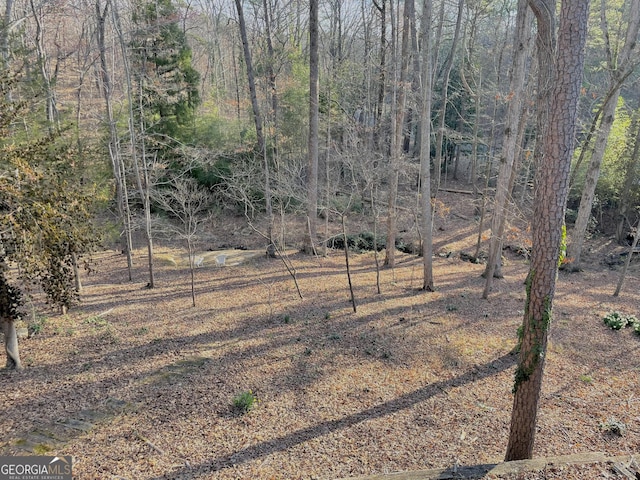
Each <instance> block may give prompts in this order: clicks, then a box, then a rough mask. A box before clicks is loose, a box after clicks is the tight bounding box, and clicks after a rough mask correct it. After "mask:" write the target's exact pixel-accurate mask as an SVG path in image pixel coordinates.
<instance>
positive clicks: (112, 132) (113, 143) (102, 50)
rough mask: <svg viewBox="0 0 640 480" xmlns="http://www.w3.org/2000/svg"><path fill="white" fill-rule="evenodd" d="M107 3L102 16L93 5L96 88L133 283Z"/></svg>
mask: <svg viewBox="0 0 640 480" xmlns="http://www.w3.org/2000/svg"><path fill="white" fill-rule="evenodd" d="M108 8H109V3H108V2H107V4H106V5H105V7H104V11H102V12H101V9H100V2H99V1H96V19H97V21H98V28H97V33H96V36H97V41H98V50H99V55H100V62H99V64H98V65H99V67H98V68H99V74H98V78H99V85H100V90H101V91H102V96H103V98H104V105H105V113H106V115H107V123H108V124H109V157H110V158H111V167H112V169H113V177H114V180H115V185H116V205H117V208H118V216H119V217H120V218H119V219H120V221H121V222H122V225H123V230H124V245H123V251H124V253H125V254H126V256H127V273H128V276H129V281H131V280H133V257H132V256H131V255H132V251H133V239H132V236H131V230H132V228H131V210H130V209H129V193H128V191H127V190H128V189H127V181H126V175H125V167H124V163H123V161H122V155H121V154H120V140H119V138H118V130H117V127H116V122H115V120H114V117H113V105H112V102H111V93H112V83H111V77H110V76H109V71H108V69H107V57H106V45H105V23H106V16H107V11H108Z"/></svg>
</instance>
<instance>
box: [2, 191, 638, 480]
mask: <svg viewBox="0 0 640 480" xmlns="http://www.w3.org/2000/svg"><path fill="white" fill-rule="evenodd" d="M441 200H442V201H443V205H446V206H447V208H446V209H443V210H446V211H445V212H444V213H442V214H441V215H440V216H439V217H438V218H437V219H436V227H437V230H436V232H435V235H434V244H435V253H436V256H435V258H434V278H435V286H436V291H435V292H433V293H425V292H423V291H421V290H419V287H420V286H421V276H422V263H421V258H417V257H415V256H413V255H409V254H404V253H398V254H397V264H396V266H395V268H384V269H382V270H381V271H380V287H381V293H380V294H378V293H377V291H376V268H375V258H374V254H373V253H372V252H369V253H362V254H356V253H351V256H350V261H351V268H352V281H353V287H354V293H355V299H356V302H357V312H355V313H354V311H353V308H352V305H351V303H350V295H349V289H348V283H347V276H346V270H345V258H344V251H337V250H334V251H330V252H329V254H328V256H327V257H311V256H306V255H303V254H300V253H292V254H291V255H290V256H289V257H288V258H289V260H290V261H291V264H292V265H293V267H295V270H296V272H297V278H298V282H299V286H300V291H301V292H302V295H303V296H304V298H303V299H300V298H299V296H298V293H297V290H296V287H295V285H294V283H293V281H292V278H291V276H290V275H289V273H288V272H287V269H286V268H285V266H284V264H283V262H281V261H280V260H278V259H269V258H266V257H265V256H264V255H260V256H257V257H254V258H252V259H250V260H248V261H246V262H244V263H241V264H234V265H232V264H231V263H229V264H226V265H225V266H219V265H217V264H216V262H215V261H212V258H213V259H214V260H215V255H219V253H216V252H214V254H215V255H214V254H212V253H207V252H206V249H205V248H204V247H203V249H202V254H201V255H203V256H207V255H209V256H208V257H207V258H206V259H205V261H204V262H203V263H202V266H201V267H200V268H198V269H196V271H195V282H196V283H195V287H196V302H197V306H196V307H192V306H191V289H190V276H189V271H188V268H187V267H186V266H185V263H184V261H180V260H177V259H178V258H182V259H183V260H184V255H183V253H182V252H181V251H180V250H179V249H177V248H175V247H174V248H168V247H160V248H159V249H158V253H159V255H158V261H157V262H156V282H157V286H156V288H154V289H147V288H145V285H146V284H147V281H148V278H147V276H146V273H145V261H144V252H143V251H142V250H141V251H139V252H136V253H137V255H136V262H135V269H134V272H133V274H134V281H133V282H129V281H128V280H127V275H126V261H125V258H124V256H122V255H120V254H117V253H116V252H114V251H105V252H101V253H99V254H98V255H97V256H96V259H97V265H96V268H95V269H94V271H93V272H92V273H91V275H89V276H84V277H83V280H84V291H83V293H82V302H81V304H80V305H79V306H77V307H74V308H73V309H71V310H70V312H69V313H68V314H67V315H64V316H61V315H58V314H56V313H55V312H53V311H52V310H46V309H44V310H43V308H44V307H43V306H42V305H40V304H39V303H38V302H37V301H36V307H37V308H38V309H39V311H40V313H39V314H35V313H33V315H31V316H30V318H28V319H25V321H26V322H27V323H29V328H30V331H31V334H30V336H29V338H26V339H23V340H21V342H20V348H21V356H22V360H23V363H24V365H25V369H24V371H22V372H19V373H16V372H8V371H1V372H0V405H1V406H2V419H1V420H0V454H2V455H24V454H25V453H36V454H49V455H52V454H55V455H72V456H73V457H74V460H75V465H74V474H75V477H76V478H78V479H146V480H151V479H173V478H182V479H193V478H199V479H200V478H201V479H303V478H304V479H311V478H315V479H334V478H340V477H350V476H358V475H370V474H375V473H387V472H396V471H406V470H423V469H428V468H435V467H447V466H452V465H474V464H491V463H497V462H501V461H502V459H503V458H504V453H505V450H506V445H507V437H508V433H509V421H510V413H511V403H512V394H511V389H512V386H513V373H514V366H515V361H516V356H515V355H513V354H512V353H511V352H512V350H513V348H514V346H515V345H516V336H517V334H516V331H517V328H518V326H519V325H520V324H521V322H522V317H523V306H524V299H525V298H524V297H525V292H524V285H523V281H524V279H525V276H526V274H527V268H528V266H527V261H526V259H525V258H524V257H522V256H518V255H516V254H509V253H508V252H507V251H505V255H506V256H507V259H506V264H505V266H504V271H503V273H504V275H505V276H504V278H503V279H499V280H496V281H495V282H494V287H493V291H492V292H491V295H490V298H489V299H488V300H483V299H481V293H482V289H483V286H484V280H483V279H482V278H481V277H480V274H481V273H482V271H483V268H484V267H483V265H482V264H476V263H471V262H469V261H465V260H463V258H462V257H461V255H460V253H461V252H466V253H470V254H473V253H474V251H475V248H476V240H477V236H478V233H477V232H478V219H477V218H474V217H473V212H471V208H470V207H469V197H468V196H466V195H464V194H456V193H448V194H445V195H443V197H442V198H441ZM349 220H350V221H352V220H351V219H349ZM238 222H239V221H238ZM238 225H240V223H238ZM352 225H353V224H352V223H349V224H348V226H350V228H351V226H352ZM234 228H235V227H233V226H232V225H228V226H224V227H223V228H221V229H219V231H225V232H227V233H228V234H229V235H232V234H233V233H234V232H235V230H234ZM237 228H238V229H240V228H241V227H240V226H238V227H237ZM333 228H335V229H339V228H341V226H339V225H338V224H337V223H336V224H335V225H333ZM243 232H244V233H242V234H241V235H240V234H239V235H238V236H237V238H243V239H245V240H246V239H248V238H253V237H252V236H251V234H250V232H248V231H246V230H243ZM513 232H514V238H515V239H516V240H514V241H517V242H520V243H521V244H526V228H524V227H523V228H520V229H517V228H515V227H514V229H513ZM516 234H517V235H516ZM221 235H222V234H219V238H217V239H216V245H217V246H222V243H229V242H231V243H233V242H234V240H233V239H226V240H225V241H224V242H223V238H222V236H221ZM486 236H487V235H486V232H485V233H483V235H482V237H481V240H482V244H481V249H486ZM516 237H517V238H516ZM253 241H255V244H256V245H257V244H258V243H259V239H258V240H253ZM236 243H238V242H236ZM245 243H246V244H249V243H250V241H249V240H246V242H245ZM227 246H228V245H227ZM251 246H252V245H249V247H251ZM512 250H517V248H514V249H512ZM612 252H614V254H616V247H615V245H614V243H613V242H612V241H611V240H610V239H596V240H593V241H592V242H591V243H590V245H589V248H588V249H587V253H586V255H587V257H586V261H585V269H584V271H582V272H580V273H572V274H569V273H563V272H561V273H560V274H559V278H558V285H557V290H556V297H555V304H554V320H553V323H552V327H551V332H550V342H549V349H548V354H547V358H546V372H545V379H544V384H543V390H542V396H541V402H540V410H539V419H538V432H537V437H536V444H535V449H534V456H535V457H543V456H558V455H568V454H574V453H585V452H603V453H604V454H605V455H608V456H619V455H633V454H638V453H639V452H640V389H639V381H640V354H639V353H640V337H638V336H637V335H635V334H634V333H633V332H632V331H631V330H630V329H625V330H621V331H613V330H611V329H609V328H607V327H606V326H605V325H604V324H603V316H604V315H606V314H607V313H609V312H611V311H614V310H617V311H620V312H623V313H625V314H635V315H636V316H640V301H639V298H640V296H639V293H638V292H639V291H640V262H639V261H638V260H636V261H634V262H633V263H632V265H631V268H630V271H629V272H628V275H627V279H626V283H625V286H624V288H623V291H622V293H621V295H620V296H619V297H617V298H614V297H613V296H612V293H613V290H614V289H615V285H616V282H617V280H618V277H619V274H620V267H619V266H615V265H614V266H610V265H609V263H611V262H610V261H608V260H609V259H610V258H611V257H610V254H611V253H612ZM231 253H233V252H231ZM380 260H382V256H381V258H380ZM218 263H219V262H218ZM36 300H37V298H36ZM249 391H251V392H252V393H253V394H254V395H255V396H256V397H257V399H258V401H257V403H256V404H255V406H254V408H253V409H252V410H251V411H250V412H249V413H247V414H241V413H239V412H238V411H234V409H233V408H232V407H231V404H232V402H233V399H234V398H235V397H236V396H237V395H239V394H240V393H243V392H249ZM486 478H498V477H495V476H489V477H486ZM499 478H514V479H515V478H522V479H524V478H527V479H533V478H536V479H537V478H563V479H571V478H575V479H578V478H580V479H590V478H618V477H616V476H615V474H614V473H613V472H612V470H611V469H610V466H609V465H607V464H605V463H600V464H592V465H588V466H576V467H562V468H548V469H545V470H544V471H541V472H533V473H527V474H520V475H513V476H500V477H499Z"/></svg>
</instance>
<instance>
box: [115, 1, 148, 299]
mask: <svg viewBox="0 0 640 480" xmlns="http://www.w3.org/2000/svg"><path fill="white" fill-rule="evenodd" d="M111 14H112V17H113V26H114V28H115V30H116V33H117V36H118V42H119V44H120V50H121V53H122V64H123V67H124V73H125V81H126V85H127V104H128V112H127V113H128V114H129V121H128V125H129V136H130V143H131V159H132V163H133V169H134V173H135V177H136V183H137V186H138V192H139V194H140V199H141V200H142V202H143V207H144V214H145V239H146V242H147V258H148V265H149V283H148V284H147V287H149V288H154V286H155V276H154V273H153V237H152V234H151V205H150V199H149V189H150V188H151V187H150V185H149V182H148V180H149V179H148V172H147V168H146V166H147V165H146V162H147V160H146V152H145V149H144V139H143V136H144V120H143V118H142V111H141V112H140V125H141V132H140V138H141V140H142V141H141V145H142V148H141V156H142V163H143V165H142V168H143V169H144V172H141V171H140V164H139V162H138V148H139V145H138V139H137V135H136V131H135V114H134V111H133V84H132V80H131V67H130V65H129V57H128V55H127V54H128V52H127V43H126V41H125V38H124V34H123V32H122V26H121V24H120V16H119V14H118V9H117V7H116V4H114V3H111ZM141 100H142V99H141ZM143 175H144V176H145V184H144V186H143V183H142V176H143Z"/></svg>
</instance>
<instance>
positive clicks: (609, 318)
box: [603, 311, 638, 332]
mask: <svg viewBox="0 0 640 480" xmlns="http://www.w3.org/2000/svg"><path fill="white" fill-rule="evenodd" d="M603 321H604V324H605V325H606V326H607V327H609V328H611V329H612V330H621V329H622V328H625V327H634V330H635V331H636V332H638V330H637V329H636V326H637V325H638V319H637V318H636V316H635V315H625V314H624V313H620V312H617V311H614V312H609V313H607V314H606V315H605V316H604V318H603Z"/></svg>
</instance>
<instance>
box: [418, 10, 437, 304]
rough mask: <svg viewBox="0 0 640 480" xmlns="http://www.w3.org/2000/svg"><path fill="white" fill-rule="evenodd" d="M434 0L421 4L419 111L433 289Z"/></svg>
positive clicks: (425, 236) (427, 285)
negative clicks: (432, 95) (432, 122)
mask: <svg viewBox="0 0 640 480" xmlns="http://www.w3.org/2000/svg"><path fill="white" fill-rule="evenodd" d="M431 11H432V2H431V0H424V3H423V6H422V85H423V88H422V92H421V97H422V108H421V113H420V206H421V210H422V226H421V227H422V262H423V282H422V289H423V290H426V291H428V292H433V291H434V286H433V241H432V224H433V213H432V208H431V161H430V160H431V90H432V79H433V75H432V65H431V55H432V52H431Z"/></svg>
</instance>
